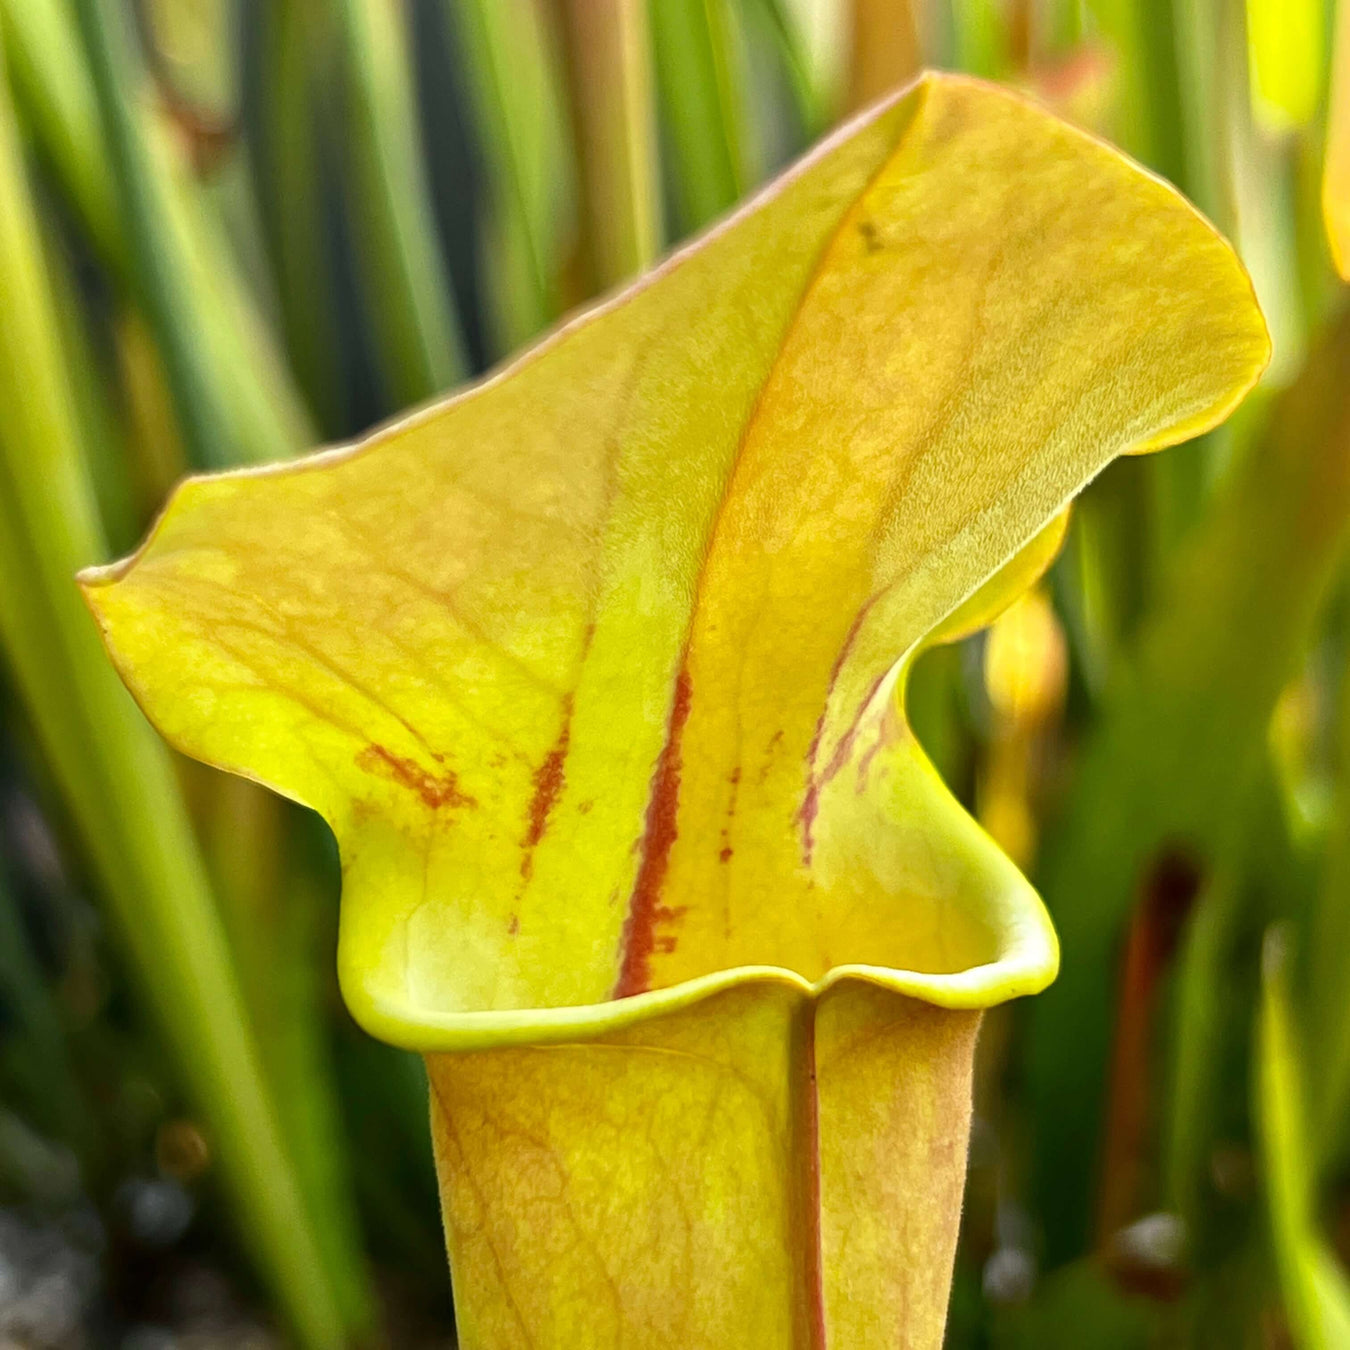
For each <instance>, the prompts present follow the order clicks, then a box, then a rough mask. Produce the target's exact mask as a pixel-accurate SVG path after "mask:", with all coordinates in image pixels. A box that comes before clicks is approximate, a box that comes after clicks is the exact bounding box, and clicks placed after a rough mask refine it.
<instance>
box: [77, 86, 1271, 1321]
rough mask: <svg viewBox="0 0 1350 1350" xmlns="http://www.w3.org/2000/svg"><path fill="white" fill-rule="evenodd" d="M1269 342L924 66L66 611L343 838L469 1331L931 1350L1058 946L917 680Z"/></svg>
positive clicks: (205, 732)
mask: <svg viewBox="0 0 1350 1350" xmlns="http://www.w3.org/2000/svg"><path fill="white" fill-rule="evenodd" d="M1268 353H1269V343H1268V339H1267V335H1266V331H1265V327H1264V324H1263V322H1262V319H1261V315H1260V313H1259V311H1258V308H1257V305H1256V303H1255V300H1254V298H1253V295H1252V289H1251V285H1250V283H1249V281H1248V278H1247V276H1246V274H1245V273H1244V271H1243V269H1242V267H1241V265H1240V263H1239V262H1238V260H1237V258H1236V257H1235V255H1234V253H1233V251H1232V249H1231V248H1230V247H1229V245H1228V244H1227V243H1225V242H1224V241H1223V240H1222V239H1221V238H1220V237H1219V236H1218V235H1217V234H1216V233H1215V232H1214V230H1213V229H1212V228H1211V227H1210V226H1209V225H1208V224H1207V223H1206V222H1205V221H1204V220H1203V219H1202V218H1201V217H1200V216H1199V215H1198V214H1197V213H1196V212H1195V211H1194V210H1193V209H1192V208H1191V207H1190V206H1189V205H1188V204H1187V203H1186V202H1185V201H1184V200H1183V199H1182V198H1181V197H1180V196H1179V195H1178V194H1177V193H1176V192H1175V191H1174V190H1173V189H1172V188H1171V187H1169V186H1168V185H1167V184H1165V183H1163V182H1161V181H1160V180H1158V179H1156V178H1155V177H1153V176H1151V175H1150V174H1149V173H1147V172H1145V171H1144V170H1142V169H1140V168H1139V167H1138V166H1137V165H1135V164H1133V163H1131V162H1130V161H1128V160H1127V159H1125V158H1124V157H1123V156H1122V155H1120V154H1119V153H1118V152H1117V151H1115V150H1113V149H1112V148H1110V147H1109V146H1107V145H1105V144H1103V143H1101V142H1099V141H1097V140H1095V139H1093V138H1092V137H1091V136H1089V135H1087V134H1085V133H1083V132H1081V131H1079V130H1076V129H1074V128H1072V127H1070V126H1067V125H1065V124H1063V123H1061V122H1059V121H1057V120H1056V119H1054V118H1053V117H1051V116H1050V115H1049V114H1047V113H1046V112H1044V111H1042V110H1040V109H1038V108H1037V107H1035V106H1034V105H1032V104H1030V103H1028V102H1026V101H1024V100H1023V99H1021V98H1019V97H1017V96H1015V95H1012V94H1009V93H1007V92H1006V91H1002V90H999V89H997V88H994V87H992V86H989V85H985V84H982V83H979V82H977V81H974V80H970V79H965V78H957V77H952V76H945V75H926V76H924V77H923V78H921V79H920V80H919V81H918V82H917V83H915V84H914V85H912V86H911V87H910V88H908V89H907V90H905V91H903V92H901V93H900V94H898V95H897V96H895V97H893V98H891V99H890V100H888V101H887V102H885V103H883V104H881V105H880V106H878V107H876V108H875V109H873V110H871V111H870V112H868V113H866V114H864V115H863V116H862V117H861V118H859V119H858V120H857V121H855V122H853V123H851V124H850V125H848V126H847V127H845V128H844V129H843V130H841V131H840V132H839V133H838V134H836V135H834V136H833V137H831V138H830V139H829V140H828V141H826V142H825V143H824V144H822V145H821V146H820V147H819V148H818V149H816V150H815V151H814V152H813V153H812V154H810V155H809V156H808V157H807V158H806V159H804V160H803V161H802V162H801V163H800V164H798V165H797V166H796V167H794V168H793V169H792V170H791V171H790V172H788V173H787V174H786V175H784V176H783V177H782V178H780V179H779V180H778V181H777V182H775V183H774V184H773V185H772V186H771V187H769V188H768V189H767V190H766V191H764V192H763V193H761V194H760V195H759V196H758V197H757V198H756V199H754V200H753V201H752V202H751V203H750V204H748V205H747V206H746V207H744V208H743V209H742V210H740V211H739V212H738V213H737V214H736V215H734V216H733V217H731V218H730V219H729V220H727V221H726V222H725V223H723V224H722V225H720V226H718V227H717V228H715V229H714V230H712V231H711V232H710V233H708V234H707V235H705V236H703V237H702V238H700V239H698V240H697V241H696V242H695V243H693V244H692V245H690V246H689V247H687V248H685V249H683V250H682V251H681V252H679V253H677V254H676V255H675V256H673V257H672V258H671V259H670V260H669V261H668V262H666V263H665V264H664V265H663V266H662V267H660V268H659V269H657V270H656V271H655V272H653V273H652V274H650V275H649V276H647V277H645V278H643V279H642V280H641V281H639V282H637V283H636V284H635V285H633V286H632V287H631V288H629V289H628V290H627V291H625V292H623V293H622V294H620V295H618V296H617V297H615V298H614V299H612V300H610V301H608V302H607V303H605V304H603V305H601V306H600V307H598V308H596V309H594V310H592V311H591V312H589V313H587V314H584V315H582V316H581V317H580V318H577V319H575V320H573V321H571V322H570V323H568V324H566V325H565V326H563V327H562V328H561V329H559V330H558V331H557V332H555V333H554V334H553V335H551V336H550V337H548V338H547V339H545V340H544V341H543V342H541V343H540V344H539V345H538V346H537V347H535V348H534V349H533V350H532V351H530V352H528V353H527V354H525V355H524V356H522V357H520V358H519V359H518V360H516V361H515V362H514V363H513V364H511V365H510V366H509V367H507V368H506V369H505V370H504V371H502V372H501V373H499V374H497V375H495V376H493V377H491V378H489V379H487V380H485V381H484V382H483V383H481V384H479V385H478V386H476V387H474V388H471V389H469V390H468V391H466V392H464V393H461V394H459V395H457V396H455V397H453V398H450V399H448V400H446V401H444V402H440V403H437V404H435V405H434V406H431V407H428V408H425V409H423V410H420V411H418V412H415V413H413V414H412V415H410V416H408V417H407V418H405V419H404V420H402V421H400V422H399V423H397V424H396V425H393V426H391V427H389V428H386V429H383V430H381V431H379V432H377V433H375V434H374V435H372V436H371V437H369V438H368V439H367V440H365V441H363V442H362V443H360V444H358V445H354V446H351V447H346V448H342V449H338V450H333V451H329V452H326V453H323V454H318V455H315V456H313V457H311V458H309V459H307V460H304V461H301V462H299V463H293V464H286V465H282V466H277V467H274V468H267V469H263V470H250V471H242V472H236V473H227V474H221V475H216V476H211V477H205V478H197V479H192V480H189V481H187V482H185V483H184V484H183V485H182V486H180V487H179V489H178V490H177V492H176V493H175V494H174V496H173V499H172V500H171V502H170V504H169V506H168V508H167V509H166V511H165V512H164V514H163V516H162V518H161V519H160V520H159V522H158V523H157V525H156V526H155V528H154V530H153V532H152V533H151V535H150V538H149V539H148V541H147V542H146V543H145V545H144V546H143V547H142V548H141V550H140V551H139V552H138V553H137V554H136V555H135V556H134V557H133V558H131V559H129V560H128V561H126V562H123V563H120V564H117V565H115V566H112V567H109V568H105V569H101V570H96V571H93V572H90V573H88V574H86V575H85V577H84V578H83V581H84V586H85V589H86V594H87V596H88V598H89V601H90V603H91V605H92V607H93V609H94V611H95V613H96V615H97V617H98V620H99V622H100V624H101V625H102V628H103V631H104V633H105V635H106V637H107V642H108V645H109V648H110V650H111V652H112V654H113V657H114V659H115V661H116V662H117V665H118V668H119V670H120V671H121V673H122V675H123V677H124V678H125V680H126V681H127V683H128V685H129V686H130V687H131V689H132V691H133V692H134V693H135V695H136V697H137V698H138V699H139V701H140V703H141V705H142V707H143V708H144V709H145V710H146V712H147V713H148V715H149V716H150V717H151V719H152V720H153V721H154V722H155V723H156V725H157V726H159V727H160V729H161V730H162V731H163V733H164V734H165V735H166V736H167V738H168V739H169V740H170V741H171V742H172V743H173V744H174V745H176V746H177V747H179V748H180V749H181V750H183V751H185V752H186V753H188V754H190V755H193V756H196V757H197V758H200V759H204V760H206V761H208V762H210V763H212V764H215V765H218V766H220V767H222V768H225V769H228V770H230V771H232V772H235V773H242V774H246V775H248V776H250V777H252V778H255V779H257V780H258V781H260V782H262V783H265V784H267V785H269V786H270V787H272V788H274V789H275V790H277V791H278V792H281V793H284V794H286V795H287V796H289V797H292V798H294V799H296V800H297V801H300V802H303V803H306V804H307V805H309V806H311V807H313V808H314V809H316V810H317V811H319V812H320V813H321V814H322V815H323V816H324V818H325V819H326V820H327V821H328V823H329V824H330V825H331V826H332V828H333V830H334V832H335V834H336V835H337V838H338V841H339V844H340V847H341V853H342V861H343V896H342V916H341V937H340V951H339V964H340V972H341V980H342V988H343V991H344V995H345V997H346V999H347V1001H348V1003H349V1005H350V1007H351V1009H352V1011H353V1013H354V1014H355V1015H356V1017H357V1018H358V1019H359V1020H360V1021H361V1022H362V1023H363V1024H364V1025H365V1026H366V1027H367V1028H368V1029H369V1030H370V1031H371V1032H373V1033H374V1034H375V1035H377V1036H380V1037H382V1038H384V1039H386V1040H389V1041H393V1042H395V1043H397V1044H400V1045H404V1046H408V1047H411V1048H414V1049H417V1050H420V1051H423V1052H425V1053H427V1054H428V1055H429V1056H430V1059H429V1063H430V1066H431V1070H432V1081H433V1088H434V1089H435V1093H436V1098H437V1106H436V1111H435V1117H436V1122H437V1136H436V1138H437V1147H438V1158H439V1161H440V1165H441V1177H442V1192H443V1199H444V1201H445V1206H446V1217H447V1229H448V1232H449V1236H450V1243H451V1250H452V1258H453V1263H454V1269H455V1279H456V1288H457V1293H458V1294H459V1295H460V1299H459V1309H460V1318H461V1336H462V1337H463V1338H464V1343H465V1344H466V1345H483V1346H496V1345H511V1344H517V1343H519V1344H530V1343H536V1344H548V1345H552V1344H559V1345H561V1344H568V1345H591V1344H596V1345H609V1344H633V1345H665V1344H670V1345H672V1346H674V1345H700V1344H707V1345H723V1344H726V1345H729V1344H733V1343H742V1344H752V1343H753V1344H759V1345H765V1346H770V1345H777V1344H783V1345H793V1344H810V1345H816V1344H823V1342H824V1339H825V1337H826V1334H827V1331H828V1334H829V1335H830V1337H831V1341H830V1343H831V1344H832V1345H840V1346H861V1345H867V1346H870V1345H872V1344H883V1343H884V1344H897V1343H900V1344H907V1345H928V1344H933V1345H936V1344H938V1343H939V1342H940V1337H941V1315H942V1307H943V1306H944V1305H945V1299H946V1283H947V1279H948V1277H949V1274H950V1265H951V1247H952V1244H953V1243H954V1240H955V1225H956V1216H957V1214H958V1213H959V1203H960V1187H961V1175H962V1171H963V1168H964V1139H965V1133H964V1132H965V1128H966V1120H967V1117H968V1110H969V1082H970V1078H969V1072H970V1071H969V1052H970V1047H971V1045H972V1044H973V1039H974V1030H975V1026H976V1023H977V1020H978V1017H977V1010H979V1009H981V1008H984V1007H987V1006H989V1005H991V1004H994V1003H996V1002H999V1001H1001V1000H1003V999H1006V998H1009V997H1012V996H1015V995H1020V994H1026V993H1032V992H1034V991H1036V990H1037V989H1039V988H1041V987H1043V986H1044V985H1045V984H1046V983H1047V982H1048V981H1049V980H1050V979H1051V978H1052V977H1053V974H1054V971H1055V968H1056V960H1057V954H1056V944H1055V939H1054V935H1053V932H1052V930H1051V927H1050V924H1049V921H1048V919H1047V917H1046V915H1045V913H1044V911H1043V909H1042V907H1041V904H1040V902H1039V900H1038V898H1037V897H1036V895H1035V893H1034V892H1033V891H1032V890H1031V888H1030V887H1029V885H1028V884H1027V883H1026V882H1025V881H1024V880H1023V879H1022V877H1021V876H1020V875H1019V873H1018V872H1017V870H1016V869H1015V868H1014V867H1013V866H1012V864H1011V863H1010V862H1008V861H1007V860H1006V859H1005V858H1004V857H1003V856H1002V855H1001V854H1000V853H999V852H998V850H997V849H996V848H995V847H994V845H993V844H992V843H991V842H990V840H989V839H988V838H987V837H986V836H985V835H984V834H983V833H982V832H981V831H980V829H979V828H978V827H977V826H976V825H975V823H974V822H973V821H972V820H971V819H970V818H969V817H968V816H967V815H966V814H965V812H964V811H963V810H962V809H961V808H960V806H959V805H958V804H957V803H956V802H955V800H954V799H953V798H952V796H951V795H950V794H949V793H948V791H947V789H946V788H945V787H944V785H943V784H942V782H941V781H940V779H939V778H938V776H937V774H936V773H935V772H934V771H933V769H932V768H931V767H930V765H929V764H928V762H927V760H926V759H925V757H924V755H923V752H922V750H921V749H920V747H919V746H918V745H917V743H916V742H915V740H914V738H913V736H912V734H911V732H910V730H909V728H908V726H907V724H906V721H905V715H904V706H903V692H904V683H905V675H906V671H907V669H908V668H909V665H910V663H911V662H912V660H913V658H914V656H915V655H916V654H917V653H918V652H919V651H921V650H922V649H923V648H924V647H925V645H927V644H931V643H933V642H937V641H944V640H949V639H951V638H953V637H955V636H958V635H960V634H962V633H964V632H968V631H970V630H972V629H973V628H976V627H979V626H980V625H981V624H983V623H985V622H987V621H988V620H989V619H990V618H992V617H993V616H994V615H995V614H996V613H997V612H998V610H999V609H1000V608H1002V607H1003V606H1004V605H1006V604H1007V603H1008V602H1009V601H1011V600H1012V599H1013V598H1014V597H1015V596H1016V595H1018V594H1019V593H1020V592H1021V591H1023V590H1025V589H1026V587H1027V586H1028V585H1030V584H1031V582H1032V581H1034V579H1035V578H1036V577H1037V576H1039V575H1040V573H1041V572H1042V571H1043V570H1044V568H1045V567H1046V566H1047V565H1048V563H1049V562H1050V560H1051V559H1052V557H1053V555H1054V552H1055V549H1056V547H1057V545H1058V542H1059V540H1060V538H1061V536H1062V532H1063V525H1064V520H1065V512H1066V510H1067V507H1068V504H1069V503H1070V501H1071V499H1072V498H1073V497H1074V495H1075V494H1076V493H1078V492H1079V491H1080V490H1081V489H1082V488H1083V487H1084V486H1085V485H1086V484H1087V483H1088V482H1089V481H1090V480H1091V479H1092V478H1093V477H1094V476H1095V475H1096V474H1097V473H1098V472H1100V470H1101V469H1102V468H1103V467H1104V466H1105V465H1106V464H1107V463H1109V462H1110V461H1111V460H1112V459H1113V458H1114V457H1115V456H1117V455H1120V454H1122V453H1133V452H1138V451H1147V450H1154V449H1158V448H1161V447H1163V446H1167V445H1170V444H1174V443H1176V442H1179V441H1183V440H1186V439H1188V438H1190V437H1193V436H1195V435H1197V434H1199V433H1201V432H1203V431H1205V430H1207V429H1208V428H1210V427H1212V426H1214V425H1215V424H1216V423H1217V422H1219V421H1220V420H1222V418H1223V417H1225V416H1226V415H1227V413H1228V412H1229V411H1231V409H1232V408H1233V407H1234V406H1235V405H1236V404H1237V402H1238V401H1239V400H1240V399H1241V398H1242V396H1243V395H1244V394H1245V393H1246V391H1247V390H1248V389H1250V388H1251V386H1252V384H1253V383H1254V382H1255V380H1256V379H1257V377H1258V375H1259V374H1260V371H1261V370H1262V368H1263V366H1264V364H1265V362H1266V360H1267V357H1268ZM943 1010H949V1011H943ZM950 1010H956V1011H950ZM817 1012H818V1015H817ZM468 1050H473V1051H481V1052H484V1053H481V1054H473V1055H447V1054H443V1053H442V1052H451V1051H468ZM944 1122H947V1123H944ZM883 1158H884V1159H885V1166H884V1167H882V1168H880V1170H878V1166H879V1163H878V1160H879V1159H883ZM616 1159H620V1160H622V1164H621V1165H620V1163H618V1162H615V1160H616ZM775 1178H779V1180H775ZM663 1187H664V1189H662V1188H663ZM493 1197H497V1198H498V1199H499V1200H500V1204H498V1203H497V1201H496V1200H494V1199H493ZM673 1248H674V1249H678V1250H675V1251H673ZM658 1254H659V1260H658ZM672 1263H673V1264H672ZM681 1263H683V1264H681ZM672 1270H677V1273H676V1274H672V1273H671V1271H672ZM930 1286H931V1287H930ZM485 1291H486V1292H485ZM493 1291H495V1292H493ZM605 1318H611V1319H612V1328H611V1329H614V1328H617V1330H614V1332H613V1335H610V1332H609V1331H603V1330H602V1331H595V1330H594V1327H595V1326H596V1325H597V1322H596V1319H600V1321H602V1322H604V1326H605V1327H610V1325H611V1324H610V1322H606V1321H604V1319H605ZM934 1327H936V1331H934ZM586 1328H591V1329H590V1330H587V1329H586ZM746 1328H751V1329H753V1330H750V1331H747V1330H746ZM897 1328H900V1329H901V1331H897ZM541 1329H542V1330H541ZM738 1335H739V1336H742V1339H741V1340H740V1341H739V1342H737V1341H736V1340H735V1339H734V1338H735V1337H736V1336H738ZM902 1335H903V1336H904V1337H907V1338H908V1339H901V1336H902ZM935 1335H936V1337H937V1339H936V1340H935V1339H934V1336H935ZM531 1337H532V1338H533V1340H531V1339H530V1338H531ZM728 1338H732V1339H728Z"/></svg>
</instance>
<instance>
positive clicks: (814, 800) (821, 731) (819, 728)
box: [797, 594, 881, 867]
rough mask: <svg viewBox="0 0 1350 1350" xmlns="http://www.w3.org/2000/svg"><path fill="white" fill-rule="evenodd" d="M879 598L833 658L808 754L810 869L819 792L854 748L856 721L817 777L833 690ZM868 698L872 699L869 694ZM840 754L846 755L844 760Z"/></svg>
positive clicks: (806, 855)
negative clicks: (825, 767) (823, 770)
mask: <svg viewBox="0 0 1350 1350" xmlns="http://www.w3.org/2000/svg"><path fill="white" fill-rule="evenodd" d="M880 598H881V597H880V594H877V595H873V596H870V597H869V598H868V600H867V603H866V604H864V605H863V607H862V608H861V609H860V610H859V611H858V613H857V614H856V615H855V616H854V619H853V622H852V623H851V624H849V626H848V632H847V633H846V634H845V635H844V642H843V645H842V646H841V647H840V648H839V654H838V655H837V656H836V657H835V658H834V665H833V666H831V667H830V682H829V684H828V685H826V687H825V701H824V702H823V703H822V704H821V707H820V716H819V717H818V718H816V729H815V731H814V732H813V733H812V735H811V745H810V748H809V749H808V750H807V752H806V796H805V797H804V798H802V805H801V810H800V811H798V812H797V819H798V820H800V821H801V823H802V861H803V862H804V863H805V864H806V866H808V867H810V865H811V854H812V852H813V851H814V849H815V846H816V841H815V836H814V834H813V832H812V831H813V829H814V826H815V823H816V814H817V813H818V812H819V810H820V789H821V788H822V787H824V786H825V784H826V783H827V782H829V780H830V779H831V778H833V777H834V775H835V774H836V773H838V771H839V768H840V767H842V765H843V762H844V759H845V758H847V756H848V751H849V749H851V748H852V743H853V742H852V734H853V730H854V729H855V728H856V719H855V727H854V728H850V729H849V732H848V733H847V734H845V736H844V738H843V740H842V741H840V743H839V745H838V746H837V747H836V748H835V752H834V755H833V756H832V757H831V760H830V765H829V767H828V768H827V769H826V771H825V773H824V774H821V775H817V773H816V760H817V759H818V758H819V757H820V742H821V740H822V738H823V737H824V735H825V718H826V717H827V716H828V715H829V711H830V700H831V699H832V698H833V697H834V687H835V685H836V684H837V683H838V682H839V674H840V672H841V671H842V670H843V669H844V662H845V661H846V660H847V659H848V654H849V652H851V651H852V650H853V644H854V643H855V642H856V641H857V640H858V633H859V632H860V631H861V629H862V626H863V622H864V621H865V620H866V618H867V616H868V614H869V613H870V612H871V609H872V606H873V605H875V604H876V602H877V601H878V600H879V599H880ZM873 692H875V690H874V691H873ZM868 698H869V699H870V698H871V695H870V694H869V695H868ZM866 706H867V703H866V701H864V703H863V707H866ZM840 751H843V755H842V756H841V754H840ZM836 761H837V763H836Z"/></svg>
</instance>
